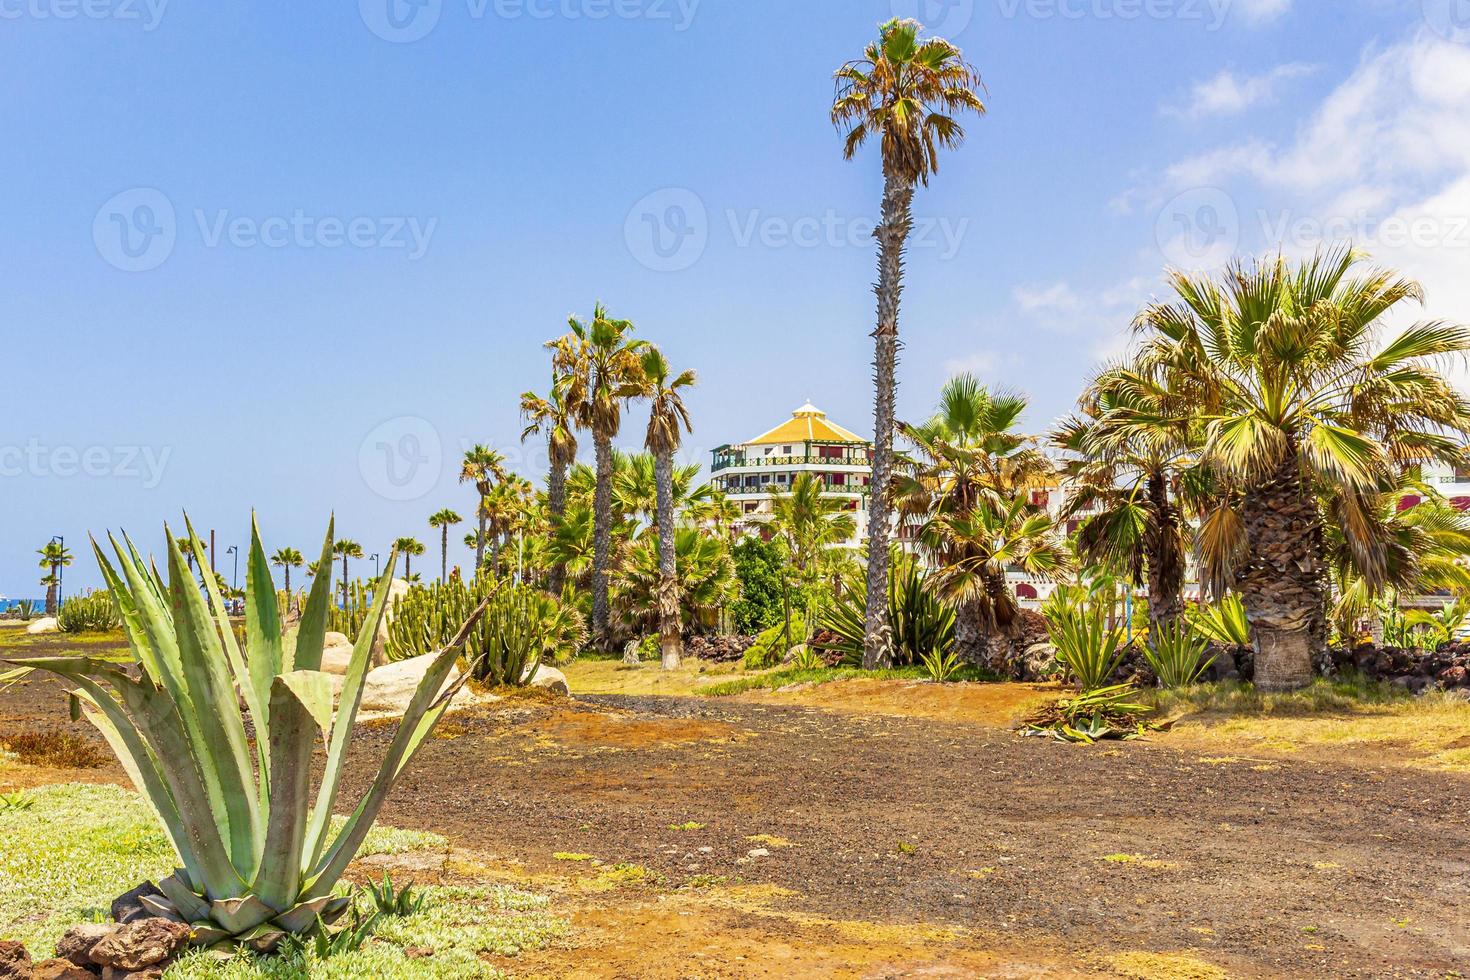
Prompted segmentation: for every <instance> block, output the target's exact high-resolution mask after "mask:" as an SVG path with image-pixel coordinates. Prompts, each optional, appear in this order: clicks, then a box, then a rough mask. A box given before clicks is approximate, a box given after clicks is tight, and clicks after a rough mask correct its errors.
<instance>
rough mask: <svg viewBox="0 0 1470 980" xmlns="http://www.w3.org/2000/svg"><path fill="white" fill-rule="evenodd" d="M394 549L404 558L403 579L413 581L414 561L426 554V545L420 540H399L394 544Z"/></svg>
mask: <svg viewBox="0 0 1470 980" xmlns="http://www.w3.org/2000/svg"><path fill="white" fill-rule="evenodd" d="M393 547H394V548H396V549H397V550H398V553H399V554H400V555H402V556H403V578H404V579H405V580H406V581H409V582H412V581H413V560H414V558H415V557H417V556H418V555H422V554H423V553H424V543H423V542H422V541H420V540H419V539H418V538H399V539H397V540H396V541H394V542H393Z"/></svg>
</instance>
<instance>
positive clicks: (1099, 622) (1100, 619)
mask: <svg viewBox="0 0 1470 980" xmlns="http://www.w3.org/2000/svg"><path fill="white" fill-rule="evenodd" d="M1054 599H1055V601H1051V600H1049V601H1048V602H1047V605H1046V610H1045V614H1046V625H1047V630H1048V632H1049V633H1050V634H1051V642H1052V646H1054V647H1056V648H1057V663H1059V664H1061V665H1062V666H1063V667H1064V668H1065V669H1066V671H1067V673H1068V674H1069V675H1070V676H1071V677H1072V679H1073V680H1074V681H1076V682H1077V686H1078V687H1079V688H1080V689H1081V690H1082V691H1083V693H1086V692H1088V691H1095V690H1097V689H1098V688H1101V687H1103V686H1104V685H1105V684H1107V682H1108V678H1110V677H1112V676H1113V673H1114V672H1115V671H1116V670H1117V669H1118V665H1119V664H1121V663H1122V662H1123V655H1124V653H1125V652H1126V647H1124V645H1123V635H1124V634H1123V630H1121V629H1118V628H1116V627H1112V628H1110V627H1109V626H1108V615H1107V610H1106V609H1105V608H1103V605H1102V604H1101V603H1090V604H1089V603H1086V602H1080V601H1075V598H1074V597H1072V596H1070V595H1068V593H1067V590H1063V589H1058V590H1057V592H1056V595H1055V596H1054Z"/></svg>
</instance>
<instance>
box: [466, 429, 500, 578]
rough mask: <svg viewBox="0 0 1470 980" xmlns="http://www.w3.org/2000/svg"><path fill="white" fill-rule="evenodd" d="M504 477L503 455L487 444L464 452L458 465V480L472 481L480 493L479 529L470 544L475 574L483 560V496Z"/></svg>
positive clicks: (476, 509)
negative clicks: (472, 542) (461, 462)
mask: <svg viewBox="0 0 1470 980" xmlns="http://www.w3.org/2000/svg"><path fill="white" fill-rule="evenodd" d="M504 479H505V457H504V456H503V455H501V454H500V453H498V452H496V451H495V450H493V449H491V448H490V447H489V446H480V445H476V446H475V447H473V448H472V449H470V450H469V451H468V452H466V453H465V454H464V462H463V464H461V466H460V471H459V482H460V483H473V484H474V485H475V492H476V493H478V494H479V495H480V502H479V505H478V506H477V507H476V508H475V513H476V515H477V516H478V518H479V522H480V531H479V534H478V535H477V536H476V538H475V542H476V543H475V544H473V545H470V547H472V548H473V549H474V551H475V574H476V575H479V574H480V566H481V565H482V564H484V562H485V541H486V534H485V520H486V518H485V498H486V497H488V496H490V490H491V488H492V487H494V486H495V484H497V483H499V482H501V481H502V480H504Z"/></svg>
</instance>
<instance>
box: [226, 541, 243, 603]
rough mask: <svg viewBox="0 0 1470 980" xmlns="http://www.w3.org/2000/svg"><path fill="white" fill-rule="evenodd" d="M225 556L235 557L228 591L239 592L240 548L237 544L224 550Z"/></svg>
mask: <svg viewBox="0 0 1470 980" xmlns="http://www.w3.org/2000/svg"><path fill="white" fill-rule="evenodd" d="M225 554H227V555H234V556H235V571H234V573H233V574H232V575H231V577H230V589H231V590H233V591H239V589H240V546H239V545H237V544H232V545H230V546H229V547H228V548H226V549H225Z"/></svg>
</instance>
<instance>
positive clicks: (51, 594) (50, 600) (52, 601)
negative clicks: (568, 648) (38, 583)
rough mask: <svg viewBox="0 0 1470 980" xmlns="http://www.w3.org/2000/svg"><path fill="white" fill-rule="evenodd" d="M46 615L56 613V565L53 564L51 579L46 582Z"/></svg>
mask: <svg viewBox="0 0 1470 980" xmlns="http://www.w3.org/2000/svg"><path fill="white" fill-rule="evenodd" d="M46 615H47V616H55V615H56V566H55V565H52V566H51V581H50V582H47V583H46Z"/></svg>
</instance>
